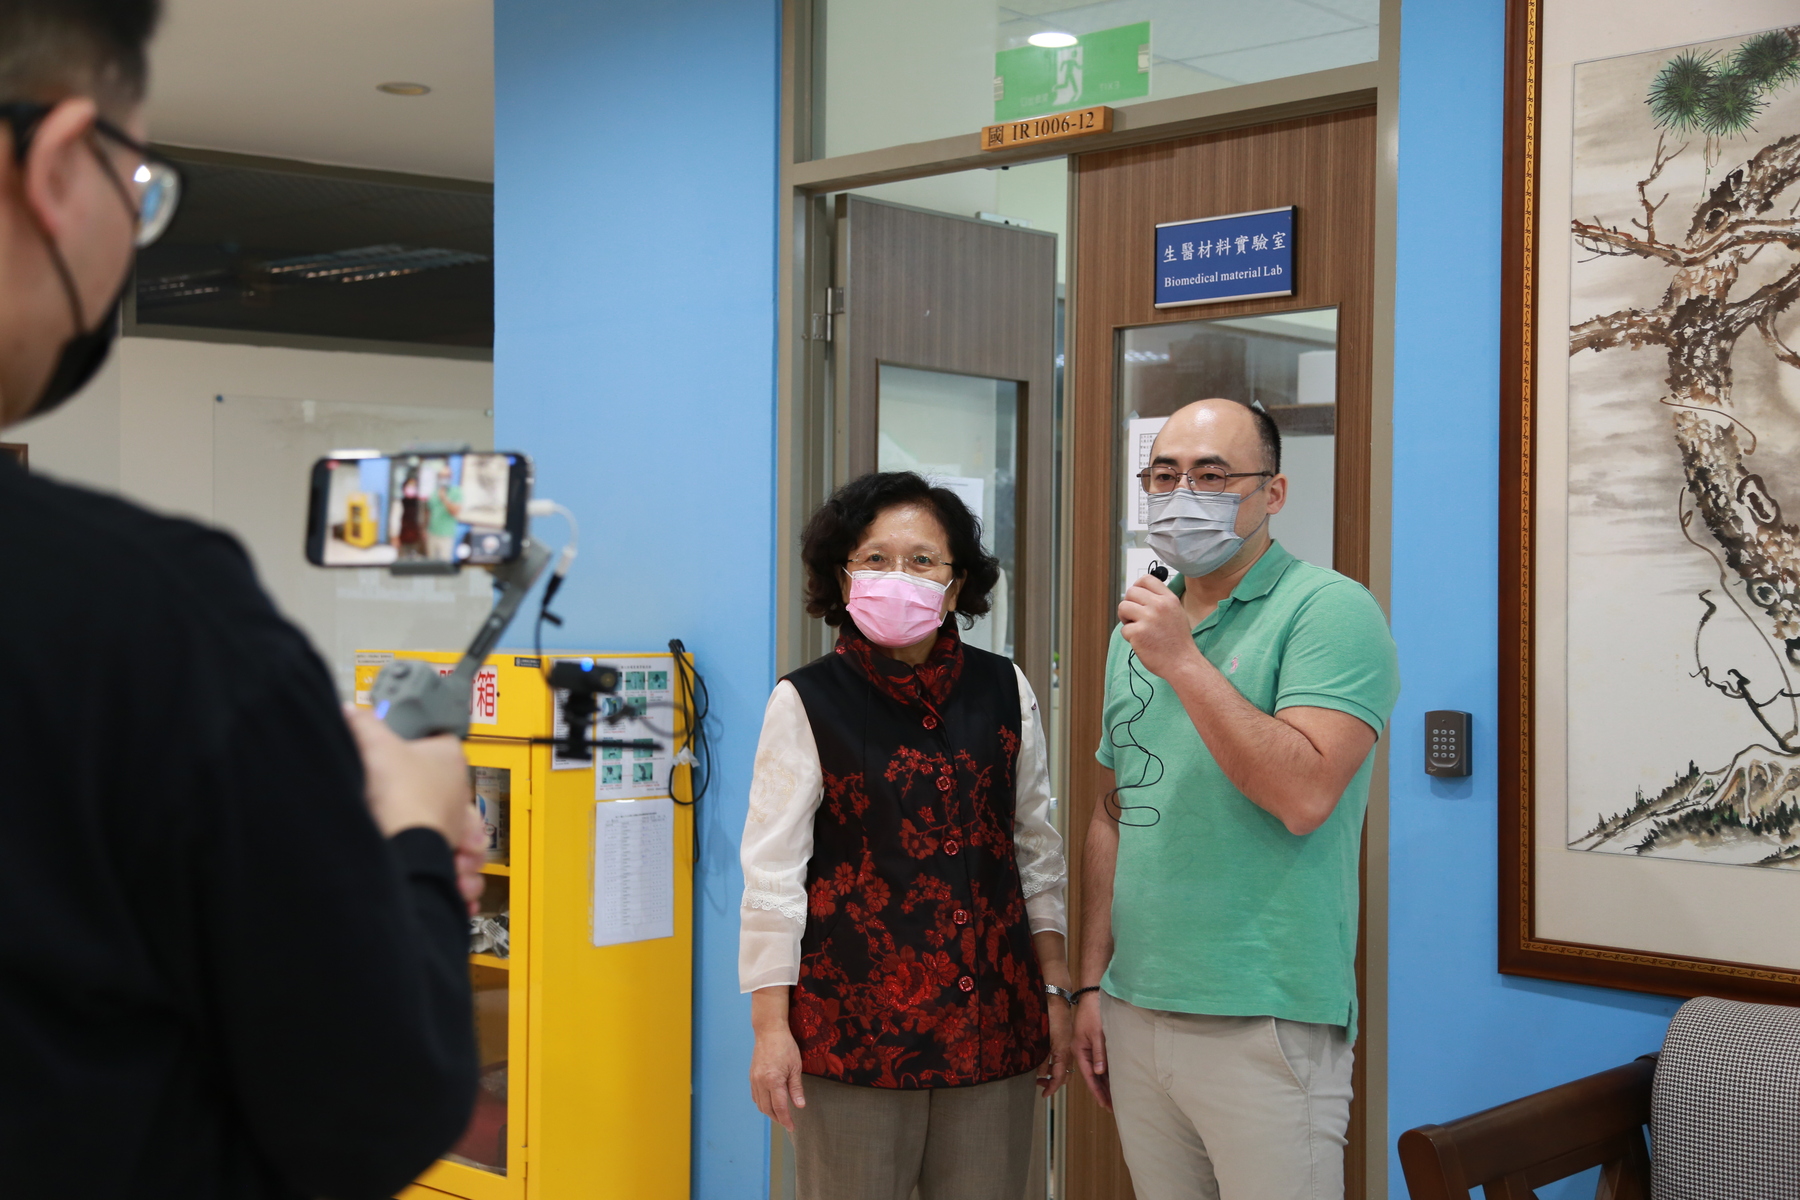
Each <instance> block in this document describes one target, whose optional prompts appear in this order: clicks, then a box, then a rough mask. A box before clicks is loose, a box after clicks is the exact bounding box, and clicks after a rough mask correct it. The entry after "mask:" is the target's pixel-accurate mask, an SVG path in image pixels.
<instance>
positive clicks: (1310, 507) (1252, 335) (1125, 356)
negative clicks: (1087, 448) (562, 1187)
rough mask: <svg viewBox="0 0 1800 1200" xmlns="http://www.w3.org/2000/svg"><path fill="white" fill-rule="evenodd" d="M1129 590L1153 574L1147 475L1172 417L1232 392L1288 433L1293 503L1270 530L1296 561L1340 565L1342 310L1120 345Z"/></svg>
mask: <svg viewBox="0 0 1800 1200" xmlns="http://www.w3.org/2000/svg"><path fill="white" fill-rule="evenodd" d="M1118 352H1119V363H1118V378H1119V409H1120V434H1121V443H1120V447H1121V449H1120V460H1119V467H1120V470H1119V477H1120V480H1121V483H1122V489H1121V496H1120V500H1121V508H1120V511H1121V514H1122V515H1121V519H1120V525H1121V535H1122V536H1121V544H1122V546H1123V548H1124V554H1123V557H1122V559H1121V561H1120V564H1119V571H1120V575H1119V579H1118V588H1119V591H1120V592H1121V593H1123V592H1124V590H1125V589H1126V588H1127V587H1129V586H1130V584H1131V581H1132V580H1135V579H1137V578H1138V577H1139V576H1141V575H1143V574H1144V572H1145V571H1146V570H1148V569H1149V566H1150V563H1151V562H1152V560H1153V559H1154V558H1155V555H1154V554H1153V553H1152V551H1151V550H1150V543H1149V530H1148V527H1147V517H1148V514H1147V511H1146V508H1145V505H1144V498H1143V497H1144V492H1143V488H1142V486H1141V485H1140V484H1139V483H1138V479H1137V473H1138V472H1139V471H1141V470H1143V468H1144V467H1145V466H1146V465H1148V463H1149V461H1150V445H1151V443H1152V442H1153V441H1154V440H1155V437H1156V433H1157V431H1158V430H1160V429H1161V428H1162V424H1163V422H1164V421H1165V420H1167V419H1168V416H1169V414H1170V413H1172V412H1174V411H1175V410H1176V409H1178V408H1180V407H1182V406H1183V405H1185V404H1189V403H1192V402H1193V401H1195V400H1205V399H1208V398H1210V397H1213V396H1223V397H1226V398H1227V399H1231V400H1242V401H1246V402H1248V401H1251V400H1254V401H1256V402H1258V403H1260V404H1261V405H1262V406H1263V407H1264V408H1265V409H1267V410H1268V412H1269V414H1270V415H1271V416H1273V417H1274V418H1275V425H1276V427H1277V428H1278V429H1280V430H1281V473H1282V474H1283V475H1286V476H1287V477H1288V498H1287V505H1286V506H1285V507H1284V508H1283V509H1282V510H1281V511H1280V512H1279V513H1276V514H1275V516H1274V517H1272V518H1270V520H1269V532H1270V533H1271V534H1273V535H1274V537H1275V539H1276V540H1277V541H1279V542H1280V543H1281V544H1282V545H1283V546H1285V547H1286V548H1287V549H1288V551H1289V552H1290V553H1292V554H1293V555H1294V556H1295V557H1296V558H1303V559H1305V560H1306V561H1308V562H1312V563H1317V564H1318V565H1320V566H1322V567H1329V566H1331V556H1332V537H1333V523H1334V516H1335V511H1336V505H1335V502H1334V497H1335V494H1336V482H1335V479H1336V464H1337V310H1336V309H1335V308H1321V309H1312V310H1308V311H1305V312H1288V313H1277V314H1273V315H1270V316H1264V317H1227V318H1222V319H1214V320H1204V321H1180V322H1175V323H1171V324H1162V325H1147V326H1143V327H1140V328H1136V329H1124V330H1121V331H1120V332H1119V339H1118Z"/></svg>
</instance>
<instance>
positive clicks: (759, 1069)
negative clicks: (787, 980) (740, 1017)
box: [750, 987, 806, 1133]
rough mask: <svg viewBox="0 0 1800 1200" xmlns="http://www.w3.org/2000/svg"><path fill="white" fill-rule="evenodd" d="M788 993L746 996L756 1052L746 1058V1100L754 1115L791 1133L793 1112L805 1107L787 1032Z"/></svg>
mask: <svg viewBox="0 0 1800 1200" xmlns="http://www.w3.org/2000/svg"><path fill="white" fill-rule="evenodd" d="M787 1002H788V989H787V988H785V987H770V988H762V989H760V990H758V991H755V992H752V993H751V995H750V1019H751V1021H752V1023H753V1024H754V1025H755V1027H756V1049H755V1050H754V1051H752V1052H751V1055H750V1098H751V1099H752V1100H754V1101H755V1102H756V1108H757V1111H758V1112H760V1113H762V1115H763V1116H765V1117H768V1118H769V1119H770V1120H772V1121H775V1122H778V1123H779V1124H780V1125H781V1127H782V1128H783V1129H785V1130H787V1131H788V1132H789V1133H792V1132H794V1114H793V1111H792V1110H793V1109H795V1108H805V1107H806V1092H805V1089H804V1088H802V1086H801V1084H800V1045H799V1043H798V1042H796V1041H794V1035H793V1034H792V1033H791V1032H790V1031H789V1030H788V1023H787Z"/></svg>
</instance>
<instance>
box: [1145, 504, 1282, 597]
mask: <svg viewBox="0 0 1800 1200" xmlns="http://www.w3.org/2000/svg"><path fill="white" fill-rule="evenodd" d="M1268 486H1269V481H1268V480H1266V479H1265V480H1263V482H1262V484H1261V485H1260V486H1259V487H1258V488H1257V489H1256V492H1260V491H1262V490H1263V488H1265V487H1268ZM1256 492H1251V493H1249V495H1251V496H1254V495H1256ZM1245 499H1246V497H1245V496H1241V495H1239V494H1238V493H1236V492H1196V491H1194V490H1193V489H1191V488H1184V487H1178V488H1176V489H1175V490H1174V491H1172V492H1163V493H1161V494H1160V495H1154V496H1148V497H1146V498H1145V501H1146V504H1147V505H1148V507H1149V512H1150V548H1151V549H1152V550H1154V551H1156V556H1157V557H1158V558H1160V559H1162V560H1163V561H1164V562H1166V563H1168V564H1169V565H1170V566H1171V567H1174V568H1175V569H1176V570H1177V571H1180V572H1181V573H1182V574H1183V575H1185V576H1186V577H1187V578H1189V579H1197V578H1199V577H1200V576H1202V575H1209V574H1211V573H1212V572H1214V571H1216V570H1218V569H1219V568H1220V567H1222V566H1224V565H1225V564H1226V563H1228V562H1230V561H1231V558H1232V556H1233V555H1234V554H1236V553H1237V552H1238V550H1239V549H1240V548H1241V547H1242V546H1243V544H1244V539H1243V538H1241V537H1239V536H1238V534H1237V514H1238V506H1239V505H1240V504H1242V503H1243V502H1244V500H1245ZM1268 520H1269V518H1268V515H1267V514H1264V516H1263V519H1262V521H1260V522H1258V523H1257V526H1256V529H1261V528H1262V527H1263V525H1265V524H1267V523H1268ZM1256 529H1252V530H1251V531H1250V532H1251V533H1252V534H1254V533H1255V532H1256Z"/></svg>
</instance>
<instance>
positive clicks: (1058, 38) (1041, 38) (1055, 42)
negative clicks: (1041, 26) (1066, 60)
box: [1025, 32, 1081, 50]
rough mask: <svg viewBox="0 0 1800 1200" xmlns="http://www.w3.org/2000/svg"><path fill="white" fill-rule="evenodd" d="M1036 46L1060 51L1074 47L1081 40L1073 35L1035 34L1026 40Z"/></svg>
mask: <svg viewBox="0 0 1800 1200" xmlns="http://www.w3.org/2000/svg"><path fill="white" fill-rule="evenodd" d="M1025 40H1026V41H1028V42H1030V43H1031V44H1032V45H1034V46H1042V47H1043V48H1044V49H1046V50H1060V49H1062V48H1063V47H1064V46H1073V45H1074V44H1075V43H1076V42H1079V41H1080V40H1081V39H1080V38H1078V37H1076V36H1075V35H1074V34H1072V33H1056V32H1052V33H1034V34H1032V35H1031V36H1030V37H1028V38H1026V39H1025Z"/></svg>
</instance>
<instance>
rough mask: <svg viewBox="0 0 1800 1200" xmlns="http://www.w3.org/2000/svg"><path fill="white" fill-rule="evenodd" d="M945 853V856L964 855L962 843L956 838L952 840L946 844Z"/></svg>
mask: <svg viewBox="0 0 1800 1200" xmlns="http://www.w3.org/2000/svg"><path fill="white" fill-rule="evenodd" d="M944 853H945V854H961V853H962V843H961V842H959V841H957V840H956V839H955V838H951V839H950V840H949V841H947V842H945V843H944Z"/></svg>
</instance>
